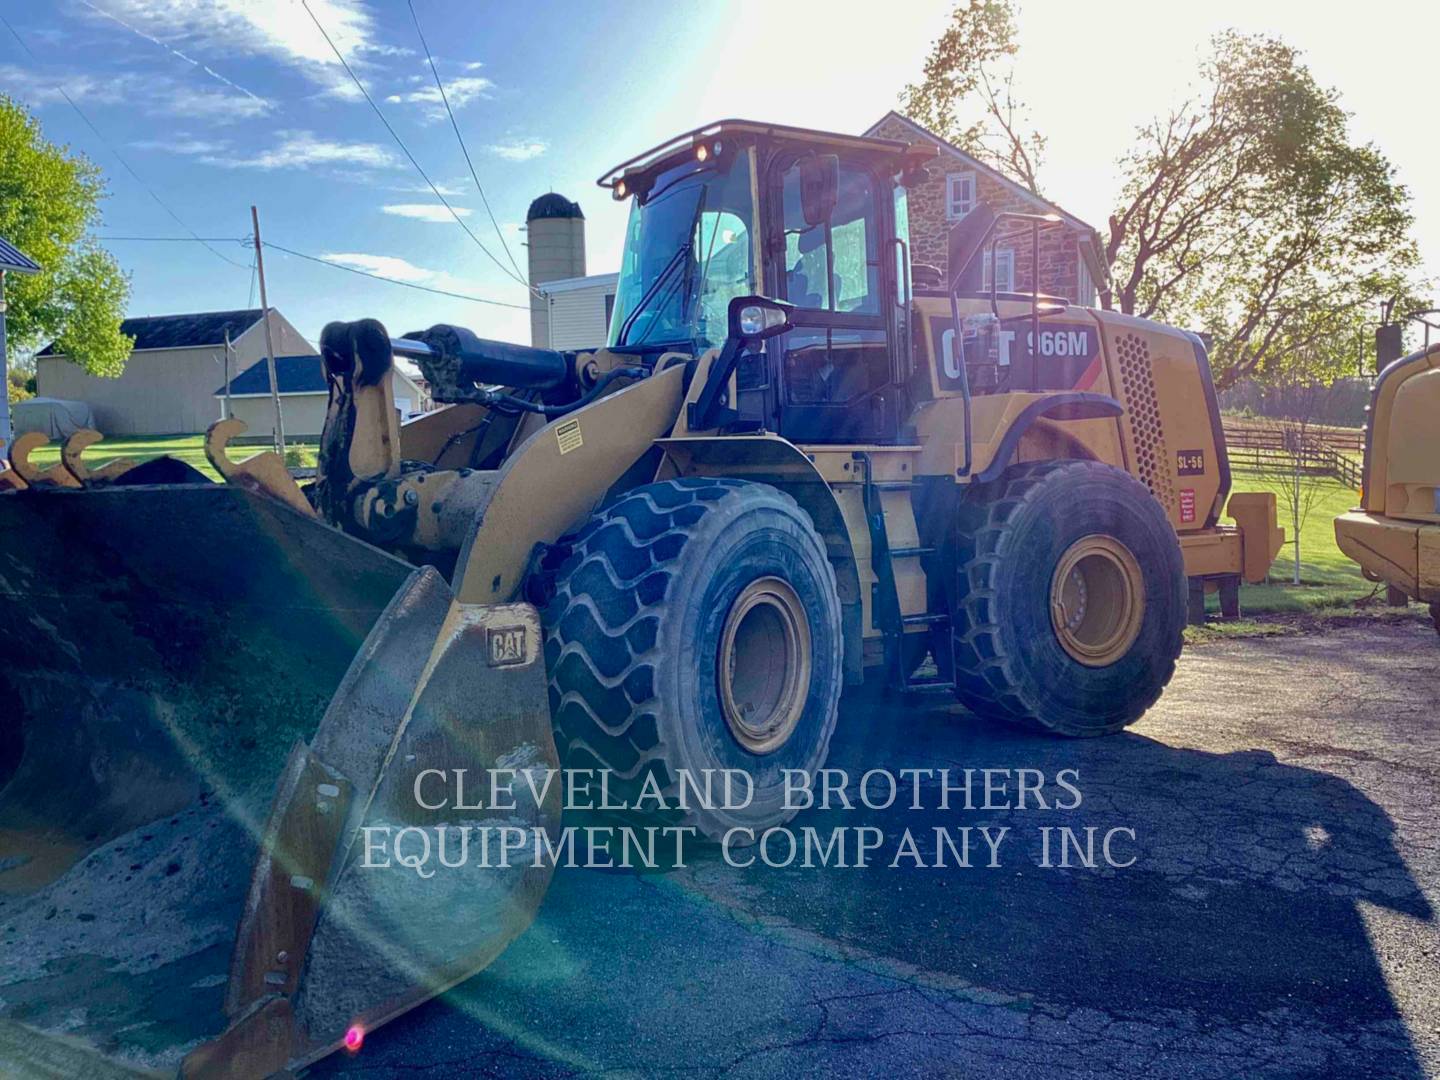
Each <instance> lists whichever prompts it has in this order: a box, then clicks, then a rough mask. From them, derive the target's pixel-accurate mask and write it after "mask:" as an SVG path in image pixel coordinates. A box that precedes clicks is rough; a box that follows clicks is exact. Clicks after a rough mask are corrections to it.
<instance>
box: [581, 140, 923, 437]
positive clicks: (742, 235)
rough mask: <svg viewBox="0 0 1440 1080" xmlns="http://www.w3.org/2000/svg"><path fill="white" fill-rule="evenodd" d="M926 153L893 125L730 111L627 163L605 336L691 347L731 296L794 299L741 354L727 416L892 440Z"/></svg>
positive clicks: (629, 346)
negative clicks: (867, 134) (914, 209)
mask: <svg viewBox="0 0 1440 1080" xmlns="http://www.w3.org/2000/svg"><path fill="white" fill-rule="evenodd" d="M931 156H933V151H931V150H929V149H928V148H924V147H911V146H909V145H907V144H905V143H903V142H896V141H892V140H889V139H874V138H863V137H858V136H848V135H835V134H827V133H823V132H817V131H810V130H807V129H803V128H791V127H784V126H779V125H773V124H757V123H751V122H747V121H731V120H727V121H722V122H720V123H717V124H712V125H710V126H708V127H704V128H699V129H697V130H695V131H692V132H689V133H687V134H685V135H682V136H680V137H678V138H677V139H674V140H671V141H670V142H668V143H665V144H663V145H661V146H659V147H656V148H654V149H653V150H650V151H648V152H646V153H645V154H642V155H640V156H639V157H637V158H633V159H631V160H630V161H627V162H625V163H624V164H622V165H620V166H618V167H617V168H616V169H614V170H612V171H611V172H610V173H608V174H607V175H606V176H604V177H602V178H601V180H600V184H601V186H602V187H607V188H609V189H610V190H611V191H612V193H613V194H614V196H615V197H616V198H617V199H626V198H633V199H634V204H633V208H632V210H631V215H630V223H629V226H628V229H627V233H626V242H625V252H624V256H623V264H622V266H621V270H620V281H619V285H618V287H617V291H616V297H615V307H614V315H613V319H612V322H611V326H610V338H609V346H610V348H611V349H612V350H614V351H616V352H629V353H646V354H656V355H658V354H659V353H661V352H665V351H668V350H679V351H684V352H688V353H690V354H691V355H695V356H698V355H700V353H702V352H704V351H705V350H707V349H712V348H720V347H721V346H722V345H723V344H724V342H725V340H726V338H727V335H728V328H729V308H730V304H731V301H733V300H736V299H738V298H741V297H748V296H757V295H758V296H765V297H770V298H774V299H777V300H780V301H783V302H784V303H786V304H788V305H790V306H791V308H792V310H790V311H789V313H788V314H789V329H788V331H787V332H785V333H780V334H777V335H774V336H771V337H769V338H768V339H767V340H765V341H763V342H762V341H756V342H754V343H753V344H752V345H750V346H749V347H747V348H746V349H745V350H744V351H743V352H742V354H741V355H740V356H739V358H738V360H737V361H736V366H735V374H736V385H737V391H738V395H737V397H738V400H737V401H736V402H735V403H734V409H733V410H732V411H731V413H730V414H727V416H728V419H729V423H727V424H726V425H725V426H726V427H727V428H728V429H729V430H747V429H749V430H754V429H760V428H764V429H766V430H769V431H776V432H779V434H781V435H783V436H784V437H786V438H788V439H790V440H791V441H793V442H800V443H817V442H843V443H877V444H885V443H895V442H897V441H900V440H901V439H902V437H903V433H902V431H901V430H900V428H901V418H902V417H904V416H906V415H908V413H909V411H910V410H909V402H908V401H906V400H904V397H905V394H906V393H907V391H906V390H905V387H906V386H907V385H908V384H909V383H910V382H911V378H910V376H911V373H912V367H913V359H912V355H911V347H910V341H911V330H910V319H911V313H910V280H909V269H910V268H909V250H908V236H909V227H908V221H907V217H906V206H905V187H904V180H905V177H906V174H908V173H911V172H913V171H914V170H915V169H916V168H917V167H918V166H919V165H920V164H921V163H922V162H923V161H924V160H926V159H928V158H929V157H931Z"/></svg>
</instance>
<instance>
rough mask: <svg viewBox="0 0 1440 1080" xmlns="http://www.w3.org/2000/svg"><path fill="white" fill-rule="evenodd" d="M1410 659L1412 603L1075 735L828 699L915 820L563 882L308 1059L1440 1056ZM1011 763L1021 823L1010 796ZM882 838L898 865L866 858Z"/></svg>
mask: <svg viewBox="0 0 1440 1080" xmlns="http://www.w3.org/2000/svg"><path fill="white" fill-rule="evenodd" d="M1437 675H1440V640H1437V638H1436V636H1435V633H1434V631H1433V629H1431V628H1430V627H1429V625H1428V622H1421V621H1419V620H1418V619H1417V620H1416V621H1415V622H1413V623H1410V622H1407V623H1399V624H1394V623H1392V624H1379V623H1377V624H1375V625H1365V626H1350V627H1343V628H1339V629H1334V630H1331V631H1329V632H1326V633H1321V634H1308V635H1300V636H1292V637H1280V638H1267V639H1250V640H1237V641H1228V642H1220V643H1212V644H1207V645H1203V646H1198V647H1194V648H1190V649H1188V650H1187V651H1186V653H1185V655H1184V656H1183V658H1182V660H1181V665H1180V669H1179V671H1178V673H1177V675H1176V677H1175V680H1174V682H1173V683H1172V684H1171V686H1170V688H1169V689H1168V690H1167V692H1166V693H1165V695H1164V697H1163V698H1162V700H1161V702H1160V704H1159V705H1158V706H1157V707H1156V708H1155V709H1154V710H1152V711H1151V712H1150V713H1149V714H1148V715H1147V716H1146V717H1145V718H1144V719H1143V720H1141V722H1140V723H1138V724H1137V725H1135V727H1134V728H1132V729H1131V730H1130V731H1129V732H1127V733H1125V734H1122V735H1118V736H1113V737H1110V738H1105V739H1098V740H1089V741H1081V742H1074V741H1061V740H1057V739H1051V738H1045V737H1041V736H1036V735H1030V734H1026V733H1022V732H1017V731H1014V730H1010V729H1007V728H1000V727H996V726H993V725H989V724H985V723H982V722H979V721H977V720H975V719H974V718H972V717H970V716H968V715H967V714H965V713H964V712H963V711H961V710H959V709H958V708H956V707H954V706H951V705H950V704H948V703H947V702H946V701H945V700H943V699H934V700H930V701H926V700H923V699H922V700H921V701H919V702H918V703H917V702H913V701H912V702H909V703H905V704H899V703H896V702H893V701H890V700H887V699H884V698H882V697H879V696H877V695H875V694H871V693H862V694H858V695H852V696H849V697H847V699H846V700H845V701H844V702H843V703H842V706H841V715H840V721H839V729H838V733H837V738H836V742H835V744H834V746H833V748H832V753H831V760H830V765H831V766H833V767H836V768H843V769H846V770H847V771H848V772H849V773H850V775H851V777H852V787H851V789H850V794H851V795H852V801H854V799H853V796H855V795H856V789H855V788H854V787H853V783H854V779H855V778H858V777H859V775H860V774H862V773H864V772H865V771H866V770H867V769H870V768H873V767H875V766H877V765H878V766H883V767H886V768H888V769H890V770H892V771H897V772H898V771H899V770H900V769H917V770H927V769H928V770H932V772H930V773H928V774H921V779H920V795H919V798H918V801H919V802H920V803H921V808H920V809H918V810H917V809H913V808H912V805H913V802H914V801H917V800H914V799H913V798H912V796H913V792H912V791H911V790H909V789H906V788H902V794H901V797H900V798H897V800H896V803H895V805H893V806H891V807H889V808H888V809H876V810H872V809H867V808H865V807H863V806H858V805H857V808H856V809H854V810H848V811H847V810H843V809H838V808H835V807H832V808H831V809H830V810H828V811H824V810H811V811H806V812H804V813H802V814H801V815H800V816H799V817H798V818H797V819H796V820H795V822H793V823H792V828H793V829H794V830H795V831H796V832H797V834H798V833H799V831H800V830H802V829H804V828H805V827H807V826H808V827H810V828H812V829H813V830H815V835H816V836H817V837H825V836H828V835H829V834H830V830H831V829H833V828H835V827H836V826H845V827H849V828H850V829H851V830H852V831H853V830H854V829H855V828H856V827H859V826H873V827H875V828H878V829H879V830H881V832H882V834H883V835H884V836H885V837H886V843H885V845H884V846H882V847H881V848H880V849H879V850H878V851H876V852H875V853H873V854H872V856H871V859H870V860H869V865H868V866H867V867H865V868H863V869H858V868H854V867H846V868H843V869H842V868H838V867H836V866H835V865H834V864H833V862H832V864H831V865H829V866H827V867H823V868H822V867H819V866H812V867H810V868H806V867H804V866H803V865H799V863H800V859H799V858H798V857H797V859H796V862H795V863H793V864H792V865H789V866H784V867H779V868H775V867H769V866H764V865H761V864H759V863H758V862H757V864H756V865H754V866H751V867H747V868H740V867H735V866H731V865H728V864H727V863H726V861H725V860H724V859H723V858H722V857H721V856H720V853H718V852H716V851H715V850H713V849H710V850H704V851H687V853H686V863H687V865H686V866H685V867H684V868H683V869H672V870H669V871H664V872H660V871H656V872H646V871H637V870H596V869H561V870H559V871H557V873H556V876H555V878H554V881H553V884H552V886H551V889H550V892H549V895H548V896H547V898H546V900H545V903H544V906H543V907H542V909H541V912H540V915H539V918H538V919H537V921H536V922H535V924H534V925H533V926H532V927H531V929H530V930H528V931H527V932H526V933H525V934H524V935H523V936H522V937H521V938H519V939H518V940H517V941H516V942H515V943H514V944H513V945H512V946H511V947H510V949H509V950H508V951H507V952H506V953H505V954H504V955H502V956H501V957H500V959H499V960H498V961H497V962H496V963H495V964H494V965H493V966H492V967H491V968H490V969H489V970H487V971H486V972H484V973H482V974H481V975H479V976H477V977H475V978H473V979H471V980H470V981H468V982H467V983H465V984H463V985H462V986H460V987H458V988H456V989H455V990H453V991H451V992H450V993H448V994H446V995H445V996H443V997H441V998H439V999H437V1000H435V1001H433V1002H431V1003H429V1004H427V1005H425V1006H422V1007H420V1008H418V1009H416V1010H414V1011H412V1012H411V1013H409V1014H407V1015H406V1016H404V1017H402V1018H401V1019H399V1020H397V1021H395V1022H394V1023H392V1024H390V1025H388V1026H387V1027H385V1028H383V1029H381V1030H379V1031H376V1032H373V1033H372V1034H371V1035H370V1036H369V1037H368V1038H367V1039H366V1041H365V1045H364V1047H363V1048H362V1049H361V1050H360V1051H359V1053H357V1054H354V1055H344V1054H342V1055H338V1056H336V1057H333V1058H331V1059H330V1060H329V1061H327V1062H326V1063H324V1064H322V1065H321V1066H320V1067H319V1068H317V1069H316V1070H314V1071H315V1073H317V1074H321V1075H345V1076H364V1077H392V1076H393V1077H402V1076H404V1077H414V1076H427V1077H459V1076H477V1075H482V1076H483V1075H496V1076H506V1077H567V1076H576V1075H605V1076H614V1077H630V1076H634V1077H643V1076H652V1075H653V1076H660V1075H664V1076H670V1075H677V1076H678V1075H695V1076H704V1077H710V1076H716V1077H722V1076H723V1077H770V1076H776V1077H779V1076H785V1077H794V1076H808V1075H821V1074H834V1075H846V1076H894V1075H922V1076H975V1077H987V1078H988V1077H1010V1076H1015V1077H1021V1076H1024V1077H1034V1076H1045V1077H1062V1076H1063V1077H1116V1076H1146V1077H1186V1078H1210V1077H1232V1076H1241V1077H1300V1076H1307V1077H1308V1076H1314V1077H1320V1076H1346V1077H1355V1076H1367V1077H1368V1076H1377V1077H1380V1076H1383V1077H1421V1076H1435V1075H1440V932H1437V922H1436V910H1435V909H1436V906H1437V904H1440V850H1437V845H1436V824H1437V808H1440V678H1437ZM967 768H969V769H973V770H983V769H986V768H991V769H998V770H1007V772H1006V773H1005V774H1004V775H1003V776H1002V775H1001V774H999V773H996V774H992V777H993V778H994V780H995V782H996V783H1000V782H1004V783H1005V784H1006V787H1005V792H1006V793H1008V803H1009V806H1010V808H1009V809H997V808H995V807H998V806H1000V805H1004V804H1005V803H1006V802H1007V798H1006V796H1005V795H1002V794H1000V793H999V790H998V788H997V790H996V793H995V795H994V797H992V799H991V806H992V808H991V809H985V808H984V807H983V805H980V804H981V803H982V802H983V800H982V799H980V798H979V797H978V796H977V797H976V798H974V799H972V802H975V803H976V805H974V806H973V807H972V808H971V809H964V808H963V807H962V806H960V805H958V804H959V802H960V799H961V796H960V795H954V796H953V797H952V799H951V800H950V805H949V807H948V809H940V808H939V806H938V804H939V802H940V797H939V796H940V780H939V777H940V776H941V775H942V774H941V773H940V772H939V771H938V770H942V769H949V770H950V773H949V774H944V775H948V778H949V780H950V782H951V783H952V784H955V783H958V782H959V781H960V778H961V777H963V770H965V769H967ZM1021 769H1028V770H1039V772H1040V774H1043V775H1044V776H1045V777H1046V778H1047V783H1046V785H1045V787H1044V788H1043V789H1042V791H1041V794H1042V795H1043V796H1045V801H1046V802H1047V805H1048V807H1049V808H1048V809H1041V808H1040V807H1039V806H1038V805H1037V802H1038V800H1036V799H1035V798H1034V797H1033V793H1032V797H1031V798H1029V799H1027V800H1026V806H1025V807H1024V809H1020V808H1018V807H1016V806H1015V795H1016V789H1017V778H1018V770H1021ZM1067 769H1069V770H1074V773H1072V774H1066V775H1067V777H1069V778H1070V779H1071V780H1072V781H1073V786H1074V787H1075V788H1076V789H1077V790H1078V792H1079V793H1080V795H1081V802H1080V805H1079V806H1075V807H1073V808H1062V805H1061V804H1064V805H1065V806H1068V805H1069V804H1070V803H1072V802H1073V801H1074V799H1073V797H1071V796H1069V795H1068V794H1067V793H1066V792H1065V789H1064V788H1063V787H1060V786H1057V785H1055V784H1054V783H1053V778H1054V777H1055V776H1056V774H1057V773H1059V772H1060V771H1061V770H1067ZM976 775H977V776H979V777H982V778H983V774H978V773H977V774H976ZM1026 775H1027V776H1029V777H1031V778H1032V779H1033V777H1034V775H1035V774H1034V773H1029V774H1026ZM875 790H876V789H874V788H872V794H873V793H874V792H875ZM872 801H876V802H881V801H883V799H879V798H877V799H875V800H872ZM964 826H970V827H972V829H973V830H978V829H979V828H980V827H981V826H985V827H988V828H990V829H991V830H992V833H991V835H992V836H993V835H995V834H996V831H998V830H999V829H1000V828H1001V827H1005V826H1008V827H1009V828H1010V832H1009V833H1007V834H1006V836H1005V839H1004V841H1003V842H1002V844H1001V847H1000V854H999V857H998V862H999V865H998V866H994V867H992V866H990V865H989V863H990V861H991V859H990V858H989V852H988V849H987V848H985V847H984V846H983V845H981V841H980V839H979V834H978V832H973V833H972V851H971V853H970V854H971V858H970V862H971V865H970V866H969V867H968V868H962V867H959V866H956V865H954V864H955V862H957V861H958V860H956V859H955V858H954V857H953V856H952V855H951V854H950V852H951V850H953V849H946V851H945V853H944V854H945V857H946V860H947V861H946V865H945V866H944V867H941V868H937V867H936V866H935V865H934V862H935V858H936V847H937V844H938V843H939V841H938V840H936V837H937V835H938V834H937V833H936V829H940V830H943V831H944V832H945V834H946V835H947V836H949V837H950V839H951V841H952V843H956V846H957V848H958V846H959V845H958V837H959V836H960V834H959V833H958V832H956V831H955V830H957V829H958V828H961V827H964ZM1059 827H1069V828H1070V829H1072V830H1074V832H1073V834H1072V835H1073V836H1074V837H1075V839H1077V840H1079V841H1080V843H1081V847H1082V848H1083V846H1084V843H1085V841H1086V839H1087V837H1093V838H1094V841H1095V845H1096V847H1097V849H1098V848H1099V847H1100V843H1101V841H1102V840H1103V838H1104V837H1105V836H1106V835H1109V836H1110V837H1111V839H1112V847H1111V853H1110V854H1111V859H1110V861H1109V862H1108V863H1107V861H1106V860H1105V859H1104V858H1103V855H1101V854H1098V853H1097V855H1096V857H1095V859H1094V866H1093V867H1092V866H1085V865H1082V864H1081V863H1080V861H1079V858H1078V855H1077V854H1076V847H1075V846H1074V845H1073V844H1072V845H1071V846H1069V847H1067V848H1065V850H1066V852H1067V854H1068V857H1069V861H1070V863H1071V865H1070V866H1068V867H1066V866H1062V865H1058V864H1059V862H1060V859H1059V854H1058V852H1059V851H1060V846H1058V845H1059V841H1060V840H1061V839H1062V834H1060V833H1058V832H1055V831H1053V830H1054V829H1057V828H1059ZM1045 828H1051V829H1052V831H1051V832H1050V833H1049V834H1048V835H1049V839H1050V843H1051V847H1050V849H1049V857H1048V858H1046V850H1045V848H1044V847H1042V844H1044V843H1045V842H1046V841H1045V835H1046V834H1044V833H1042V830H1043V829H1045ZM1091 828H1093V829H1094V830H1095V832H1094V833H1087V831H1086V830H1087V829H1091ZM906 829H908V830H910V833H911V835H912V837H913V838H915V839H916V847H917V849H918V850H919V853H920V857H921V861H923V862H924V863H925V865H923V866H921V865H917V860H916V859H915V858H913V857H909V858H901V859H900V860H898V863H897V864H896V865H891V863H892V859H893V858H894V856H895V855H896V853H897V852H898V850H899V848H898V843H899V841H898V839H897V838H898V837H900V836H902V835H903V833H904V832H905V830H906ZM847 835H848V834H847ZM752 851H753V849H752ZM771 854H772V856H773V859H772V861H776V862H784V861H785V859H784V856H785V854H786V853H785V851H784V850H783V849H782V848H781V847H773V848H772V849H771ZM744 857H745V856H744V855H743V854H741V855H739V856H738V858H740V859H743V858H744ZM1131 860H1133V862H1132V861H1131ZM812 861H813V860H812ZM1046 863H1048V864H1049V865H1045V864H1046ZM1126 863H1129V865H1123V864H1126Z"/></svg>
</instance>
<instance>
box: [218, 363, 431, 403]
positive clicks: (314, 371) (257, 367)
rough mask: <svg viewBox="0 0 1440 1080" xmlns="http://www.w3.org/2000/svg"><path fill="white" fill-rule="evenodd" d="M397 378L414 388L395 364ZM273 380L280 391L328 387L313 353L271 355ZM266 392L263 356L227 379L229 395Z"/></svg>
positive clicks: (266, 368)
mask: <svg viewBox="0 0 1440 1080" xmlns="http://www.w3.org/2000/svg"><path fill="white" fill-rule="evenodd" d="M395 375H396V377H397V378H400V379H404V380H405V381H406V382H407V383H409V384H410V385H411V386H412V387H415V389H416V390H418V389H419V387H418V386H416V384H415V380H414V379H413V378H411V377H410V376H409V375H407V374H406V373H405V372H404V371H402V370H400V368H399V366H398V365H397V366H396V367H395ZM275 380H276V382H278V383H279V384H280V393H282V394H328V393H329V392H330V387H329V385H328V384H327V383H326V381H325V368H324V366H323V365H322V363H321V360H320V357H318V356H316V355H315V354H313V353H310V354H307V355H304V356H277V357H276V358H275ZM269 393H270V365H269V364H267V363H266V362H265V361H264V360H259V361H257V362H255V363H253V364H251V365H250V366H249V367H248V368H246V369H245V370H244V371H242V372H241V373H240V374H239V375H236V376H235V378H233V379H231V380H230V394H231V396H232V397H245V396H247V395H255V396H260V395H268V394H269ZM214 396H215V397H224V396H225V387H224V386H221V387H220V388H219V389H218V390H216V391H215V395H214Z"/></svg>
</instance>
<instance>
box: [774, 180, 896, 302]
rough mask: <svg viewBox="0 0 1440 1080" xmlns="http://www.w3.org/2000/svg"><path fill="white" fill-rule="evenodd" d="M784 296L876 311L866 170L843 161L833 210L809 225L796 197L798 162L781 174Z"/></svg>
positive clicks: (873, 229)
mask: <svg viewBox="0 0 1440 1080" xmlns="http://www.w3.org/2000/svg"><path fill="white" fill-rule="evenodd" d="M782 196H783V201H784V209H785V296H786V299H787V300H789V301H790V303H792V304H795V305H796V306H798V307H802V308H808V309H811V310H815V311H832V312H840V313H846V312H851V313H856V314H864V315H878V314H880V262H879V258H880V253H879V242H878V229H877V223H876V220H875V192H874V187H873V182H872V180H871V179H870V176H869V174H868V173H866V172H863V171H861V170H858V169H854V168H847V167H845V166H843V165H842V166H841V168H840V172H839V183H838V186H837V190H836V201H835V212H834V214H832V215H831V218H830V220H829V221H828V222H822V223H821V224H818V225H810V224H807V223H806V221H805V215H804V213H803V212H802V209H801V202H800V167H799V165H798V164H797V165H794V166H791V167H790V168H789V169H787V170H786V171H785V174H784V177H783V179H782Z"/></svg>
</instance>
